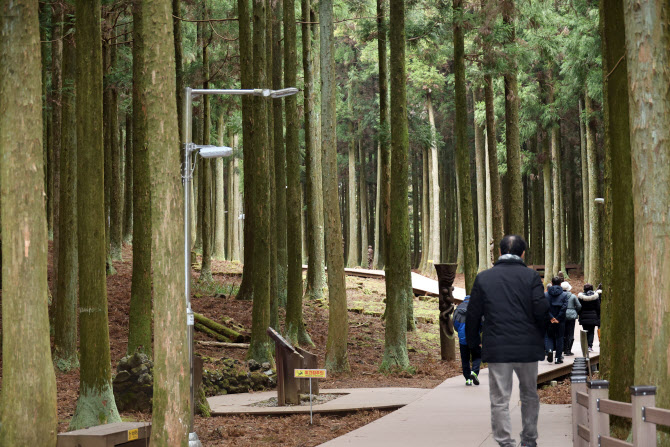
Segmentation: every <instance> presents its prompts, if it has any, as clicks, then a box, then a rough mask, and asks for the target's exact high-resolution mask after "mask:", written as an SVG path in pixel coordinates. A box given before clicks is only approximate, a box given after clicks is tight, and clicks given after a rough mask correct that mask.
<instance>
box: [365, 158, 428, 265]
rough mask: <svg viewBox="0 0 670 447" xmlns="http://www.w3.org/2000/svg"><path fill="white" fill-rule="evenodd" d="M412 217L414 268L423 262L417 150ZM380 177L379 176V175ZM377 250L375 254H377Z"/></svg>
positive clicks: (414, 163)
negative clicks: (421, 255) (420, 237)
mask: <svg viewBox="0 0 670 447" xmlns="http://www.w3.org/2000/svg"><path fill="white" fill-rule="evenodd" d="M412 158H413V160H412V218H413V219H414V220H413V225H412V226H413V228H412V229H413V237H414V240H413V244H412V248H413V249H414V252H413V258H412V264H411V266H412V268H417V267H418V266H419V262H421V258H420V252H421V245H420V244H419V242H420V239H419V228H420V225H421V224H420V220H419V215H420V208H421V199H420V198H419V197H421V196H420V193H419V189H420V188H419V156H418V153H417V151H414V156H413V157H412ZM377 178H379V176H378V177H377ZM377 196H378V197H379V189H378V191H377ZM377 203H379V202H377ZM376 253H377V252H376V250H375V254H376Z"/></svg>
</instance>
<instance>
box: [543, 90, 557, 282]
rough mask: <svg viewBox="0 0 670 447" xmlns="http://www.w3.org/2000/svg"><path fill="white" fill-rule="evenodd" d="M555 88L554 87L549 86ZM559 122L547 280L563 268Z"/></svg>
mask: <svg viewBox="0 0 670 447" xmlns="http://www.w3.org/2000/svg"><path fill="white" fill-rule="evenodd" d="M549 88H553V87H549ZM558 129H559V127H558V123H554V124H553V125H552V126H551V130H550V133H551V181H552V189H553V195H552V204H553V215H552V231H553V239H554V244H553V245H554V247H553V248H554V250H553V255H552V261H551V266H552V269H551V270H545V275H547V277H546V280H547V281H549V280H550V279H551V278H553V277H554V276H556V274H557V273H558V271H559V270H560V268H561V203H560V202H561V181H560V175H561V163H560V151H561V148H560V143H559V136H558Z"/></svg>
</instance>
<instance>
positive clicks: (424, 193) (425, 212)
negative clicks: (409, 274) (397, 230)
mask: <svg viewBox="0 0 670 447" xmlns="http://www.w3.org/2000/svg"><path fill="white" fill-rule="evenodd" d="M421 155H422V157H421V166H422V170H421V262H420V263H419V270H421V271H422V272H424V273H428V274H430V273H432V272H429V271H428V257H429V256H430V217H429V214H430V207H429V205H428V200H429V199H428V195H429V191H430V189H429V187H428V178H429V175H428V172H429V169H428V160H429V159H430V157H429V154H428V149H427V148H426V147H424V148H423V150H422V151H421Z"/></svg>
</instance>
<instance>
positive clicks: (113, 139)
mask: <svg viewBox="0 0 670 447" xmlns="http://www.w3.org/2000/svg"><path fill="white" fill-rule="evenodd" d="M111 43H112V45H110V62H111V66H110V71H111V70H114V68H115V67H116V65H117V61H118V56H117V50H116V48H117V46H116V37H114V38H113V39H112V40H111ZM107 88H109V89H110V90H111V91H110V98H111V101H112V102H111V104H110V110H109V138H110V144H111V146H110V154H111V167H112V170H111V172H110V175H111V176H112V179H111V184H110V188H111V195H110V224H109V227H110V243H111V246H110V253H111V256H112V260H114V261H120V260H121V259H122V256H121V247H122V245H123V198H122V192H123V191H122V188H123V184H122V183H121V144H120V142H119V91H118V89H117V86H116V85H109V86H107Z"/></svg>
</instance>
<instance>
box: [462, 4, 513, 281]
mask: <svg viewBox="0 0 670 447" xmlns="http://www.w3.org/2000/svg"><path fill="white" fill-rule="evenodd" d="M462 21H463V9H462V0H454V23H453V28H454V77H455V93H454V97H455V98H454V100H455V102H456V116H455V120H456V121H455V127H456V129H455V130H456V131H455V134H456V157H457V158H458V164H457V166H458V179H459V184H460V186H461V188H460V193H459V203H460V207H461V208H460V209H461V212H460V214H461V225H462V232H463V267H464V270H465V290H466V292H467V293H469V292H470V289H471V288H472V284H474V282H475V276H477V253H476V251H475V228H474V222H473V218H472V212H471V210H472V194H470V151H469V150H468V140H467V125H468V122H467V106H466V96H465V59H464V48H463V45H464V44H463V28H462ZM508 164H509V155H508ZM519 172H520V171H519ZM508 173H509V168H508ZM519 175H520V174H519ZM519 193H521V191H519ZM512 200H514V199H513V198H512ZM512 207H513V209H514V204H512ZM522 229H523V228H519V230H522Z"/></svg>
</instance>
